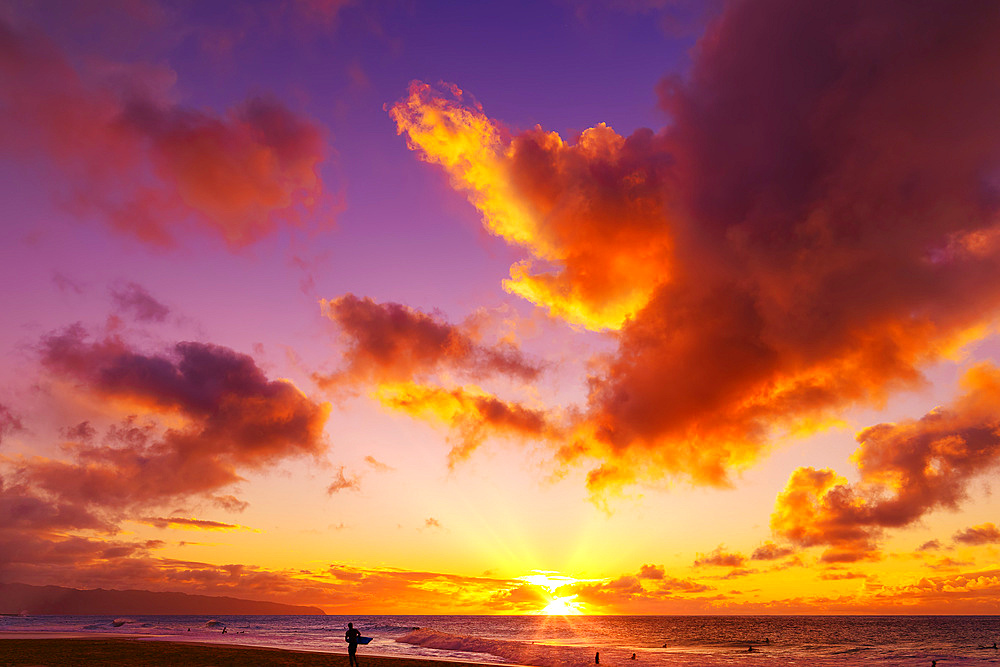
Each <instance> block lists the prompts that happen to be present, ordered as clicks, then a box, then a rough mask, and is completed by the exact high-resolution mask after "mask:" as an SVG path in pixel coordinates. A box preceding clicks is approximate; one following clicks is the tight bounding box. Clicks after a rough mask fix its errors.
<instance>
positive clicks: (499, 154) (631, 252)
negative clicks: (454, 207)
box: [389, 81, 671, 329]
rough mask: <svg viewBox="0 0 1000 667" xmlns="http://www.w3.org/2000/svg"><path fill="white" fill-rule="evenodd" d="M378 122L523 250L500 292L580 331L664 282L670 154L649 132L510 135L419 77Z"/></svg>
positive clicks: (638, 303)
mask: <svg viewBox="0 0 1000 667" xmlns="http://www.w3.org/2000/svg"><path fill="white" fill-rule="evenodd" d="M389 114H390V115H391V116H392V118H393V120H394V121H396V126H397V129H398V131H399V133H400V134H404V133H405V134H406V136H407V144H408V145H409V146H410V148H411V149H413V150H416V151H418V152H419V154H420V156H421V158H422V159H424V160H426V161H427V162H431V163H433V164H439V165H441V166H442V167H444V168H445V170H446V171H447V172H448V174H449V175H450V176H451V179H452V183H453V185H454V186H455V187H456V188H457V189H459V190H462V191H464V192H465V193H466V194H467V195H468V197H469V200H470V201H471V202H472V204H473V205H475V206H476V207H477V208H478V209H479V211H480V212H481V213H482V215H483V222H484V224H485V225H486V227H487V229H489V230H490V231H491V232H492V233H493V234H496V235H497V236H501V237H503V238H504V239H505V240H507V241H508V242H510V243H513V244H515V245H519V246H523V247H524V248H526V249H527V250H528V251H529V253H530V254H531V256H532V258H531V259H528V260H524V261H522V262H519V263H517V264H515V265H514V266H512V267H511V272H510V279H509V280H505V281H504V289H506V290H507V291H508V292H511V293H513V294H517V295H519V296H522V297H524V298H526V299H528V300H529V301H531V302H533V303H536V304H539V305H541V306H544V307H546V308H548V309H549V310H550V311H551V312H552V313H553V314H555V315H557V316H559V317H563V318H565V319H567V320H569V321H571V322H574V323H577V324H581V325H583V326H586V327H588V328H592V329H605V328H618V327H620V326H621V325H622V323H623V322H624V321H625V319H626V318H627V317H629V316H631V315H634V314H635V313H636V312H637V311H638V310H639V309H640V308H642V306H644V305H645V304H646V302H647V301H648V300H649V297H650V295H651V293H652V291H653V290H654V289H655V288H656V287H657V285H658V284H660V283H661V282H663V281H665V280H666V279H667V278H668V277H669V274H670V270H669V264H670V252H671V242H670V235H669V228H668V226H667V224H666V221H665V220H664V217H665V216H666V208H665V205H664V203H663V197H662V193H661V190H662V188H663V181H664V175H665V171H666V166H667V164H668V163H669V158H668V156H667V155H666V154H665V153H664V152H663V150H662V148H661V147H660V143H659V140H658V139H657V138H656V137H654V136H653V135H652V133H651V132H648V131H647V132H640V133H637V134H636V135H634V136H632V137H629V138H628V139H626V138H625V137H622V136H620V135H618V134H617V133H615V132H614V130H612V129H611V128H609V127H607V126H606V125H604V124H601V125H598V126H597V127H593V128H590V129H588V130H586V131H584V132H583V133H582V134H581V135H580V136H579V138H578V139H577V140H576V141H575V142H572V143H567V142H565V141H564V140H563V139H562V138H561V137H560V136H559V135H558V134H556V133H554V132H544V131H543V130H542V129H541V128H540V127H536V128H535V129H533V130H530V131H527V132H524V133H522V134H519V135H517V136H514V137H512V136H511V133H510V132H509V131H508V130H507V129H506V128H504V127H503V126H502V125H501V124H500V123H499V122H497V121H494V120H492V119H490V118H489V117H487V116H486V115H485V113H484V112H483V110H482V107H481V106H479V105H478V104H475V103H474V102H470V101H469V100H468V99H467V97H466V95H465V94H464V93H463V91H461V90H460V89H459V88H457V87H456V86H443V87H442V88H440V89H435V88H433V87H431V86H429V85H427V84H425V83H421V82H419V81H415V82H413V83H412V84H410V89H409V95H408V97H407V98H406V99H405V100H402V101H400V102H398V103H397V104H395V105H393V106H392V107H391V108H390V109H389Z"/></svg>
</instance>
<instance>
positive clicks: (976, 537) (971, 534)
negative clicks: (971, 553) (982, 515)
mask: <svg viewBox="0 0 1000 667" xmlns="http://www.w3.org/2000/svg"><path fill="white" fill-rule="evenodd" d="M952 539H954V540H955V541H956V542H961V543H962V544H974V545H978V544H996V543H1000V528H997V527H996V526H995V525H993V524H992V523H984V524H981V525H978V526H972V527H971V528H965V529H964V530H960V531H958V532H957V533H955V535H954V536H953V538H952Z"/></svg>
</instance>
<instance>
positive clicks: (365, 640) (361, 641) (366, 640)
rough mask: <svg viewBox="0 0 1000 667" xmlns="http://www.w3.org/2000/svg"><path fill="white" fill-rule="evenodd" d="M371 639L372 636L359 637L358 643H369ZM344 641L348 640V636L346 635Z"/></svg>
mask: <svg viewBox="0 0 1000 667" xmlns="http://www.w3.org/2000/svg"><path fill="white" fill-rule="evenodd" d="M371 640H372V638H371V637H358V643H359V644H367V643H368V642H370V641H371ZM344 641H345V642H346V641H347V638H346V637H345V638H344Z"/></svg>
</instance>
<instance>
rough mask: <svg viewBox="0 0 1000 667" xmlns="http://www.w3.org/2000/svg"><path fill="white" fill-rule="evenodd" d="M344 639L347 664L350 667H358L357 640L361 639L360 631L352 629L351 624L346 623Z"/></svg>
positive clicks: (352, 625)
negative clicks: (345, 641)
mask: <svg viewBox="0 0 1000 667" xmlns="http://www.w3.org/2000/svg"><path fill="white" fill-rule="evenodd" d="M344 639H346V640H347V659H348V663H349V664H350V665H351V667H358V640H359V639H361V631H360V630H358V629H357V628H356V627H354V624H353V623H348V624H347V632H345V633H344Z"/></svg>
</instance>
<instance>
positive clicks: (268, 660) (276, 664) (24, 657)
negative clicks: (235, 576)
mask: <svg viewBox="0 0 1000 667" xmlns="http://www.w3.org/2000/svg"><path fill="white" fill-rule="evenodd" d="M358 662H359V663H360V665H361V667H455V665H462V664H465V665H474V664H477V663H472V662H457V661H450V660H449V661H444V660H423V659H417V658H397V657H386V656H378V655H365V654H363V653H359V655H358ZM347 664H348V662H347V653H346V652H345V653H319V652H313V651H297V650H294V649H278V648H258V647H252V646H238V645H221V644H209V643H203V642H177V641H161V640H156V639H149V638H138V637H99V638H94V637H93V636H86V637H79V636H68V635H58V636H55V637H53V636H46V637H38V636H33V635H27V634H15V633H11V634H8V635H6V636H5V635H4V634H3V633H0V667H8V666H10V667H13V666H15V665H32V666H33V667H40V666H43V665H44V666H46V667H64V666H66V667H72V666H74V665H75V666H79V667H83V666H85V665H86V666H92V665H119V666H124V667H138V666H140V665H141V666H142V667H161V666H162V667H172V666H174V665H192V666H202V665H203V666H205V667H208V666H209V665H211V666H212V667H244V666H247V667H249V666H253V667H286V666H287V667H291V666H293V665H294V666H296V667H331V666H334V665H336V666H341V665H343V666H346V665H347Z"/></svg>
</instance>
